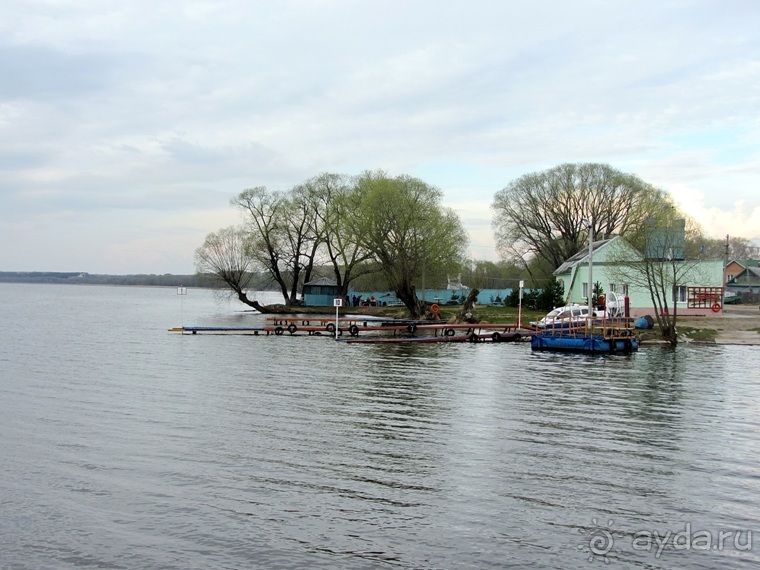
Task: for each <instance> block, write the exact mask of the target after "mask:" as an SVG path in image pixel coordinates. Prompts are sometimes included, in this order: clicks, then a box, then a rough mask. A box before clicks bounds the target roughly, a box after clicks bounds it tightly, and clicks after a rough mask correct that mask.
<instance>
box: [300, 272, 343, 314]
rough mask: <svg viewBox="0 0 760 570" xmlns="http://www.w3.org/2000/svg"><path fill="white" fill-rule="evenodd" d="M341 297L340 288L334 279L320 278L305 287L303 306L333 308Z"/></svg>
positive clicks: (305, 284)
mask: <svg viewBox="0 0 760 570" xmlns="http://www.w3.org/2000/svg"><path fill="white" fill-rule="evenodd" d="M338 297H340V288H339V287H338V283H337V282H336V281H335V280H334V279H328V278H327V277H320V278H319V279H313V280H312V281H309V282H308V283H304V285H303V304H304V305H306V306H307V307H332V306H333V301H334V300H335V299H337V298H338Z"/></svg>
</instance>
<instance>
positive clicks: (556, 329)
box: [541, 317, 636, 340]
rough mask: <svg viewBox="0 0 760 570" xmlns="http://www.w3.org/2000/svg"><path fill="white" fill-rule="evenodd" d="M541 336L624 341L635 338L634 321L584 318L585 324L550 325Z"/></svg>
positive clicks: (615, 318) (622, 318)
mask: <svg viewBox="0 0 760 570" xmlns="http://www.w3.org/2000/svg"><path fill="white" fill-rule="evenodd" d="M541 332H542V334H548V335H551V336H564V337H570V338H576V337H587V336H600V337H602V338H604V339H605V340H618V339H626V338H631V337H634V336H636V328H635V326H634V320H633V319H632V318H630V317H586V319H585V323H584V322H578V323H577V324H570V325H568V324H566V323H552V324H549V325H547V326H546V327H545V328H544V329H543V330H542V331H541Z"/></svg>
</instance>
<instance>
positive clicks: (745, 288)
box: [726, 266, 760, 295]
mask: <svg viewBox="0 0 760 570" xmlns="http://www.w3.org/2000/svg"><path fill="white" fill-rule="evenodd" d="M726 290H727V291H728V292H730V293H733V294H735V295H740V294H742V293H749V294H750V295H753V294H758V293H760V267H752V266H749V267H747V268H746V269H744V270H743V271H742V272H740V273H739V274H738V275H736V276H735V277H732V278H731V280H730V281H728V283H726Z"/></svg>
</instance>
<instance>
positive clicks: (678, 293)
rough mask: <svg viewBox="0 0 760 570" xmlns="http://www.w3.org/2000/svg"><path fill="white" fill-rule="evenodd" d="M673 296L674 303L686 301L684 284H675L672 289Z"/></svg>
mask: <svg viewBox="0 0 760 570" xmlns="http://www.w3.org/2000/svg"><path fill="white" fill-rule="evenodd" d="M673 297H674V301H675V302H676V303H685V302H686V286H685V285H676V287H675V288H674V289H673Z"/></svg>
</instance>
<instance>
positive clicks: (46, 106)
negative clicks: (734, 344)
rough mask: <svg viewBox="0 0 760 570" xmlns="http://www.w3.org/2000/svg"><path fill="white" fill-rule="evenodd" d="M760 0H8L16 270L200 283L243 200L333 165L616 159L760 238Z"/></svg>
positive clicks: (491, 176) (3, 149)
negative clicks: (209, 241)
mask: <svg viewBox="0 0 760 570" xmlns="http://www.w3.org/2000/svg"><path fill="white" fill-rule="evenodd" d="M758 30H760V3H759V2H757V1H756V0H745V1H741V0H736V1H734V0H720V1H718V0H715V1H691V0H680V1H669V0H654V1H648V0H639V1H636V2H630V1H625V2H622V1H620V2H618V1H611V0H599V1H594V0H575V1H567V0H551V1H548V0H547V1H540V0H537V1H534V2H513V1H506V0H469V1H468V2H463V1H461V0H460V1H457V2H452V1H447V0H403V1H396V0H382V1H379V0H378V1H374V0H298V1H296V0H266V1H263V0H229V1H226V0H214V1H211V0H207V1H195V2H194V1H172V0H152V1H150V2H148V1H145V0H129V1H122V2H115V1H110V0H28V1H27V0H4V1H3V15H2V18H0V32H1V33H0V240H2V244H3V245H2V249H0V271H86V272H90V273H116V274H125V273H193V272H194V270H195V268H194V264H193V254H194V251H195V249H196V248H197V247H198V246H200V245H201V244H202V242H203V239H204V237H205V236H206V234H208V233H209V232H212V231H215V230H217V229H220V228H222V227H225V226H228V225H232V224H238V223H240V222H241V221H242V218H241V217H240V216H239V214H238V213H237V212H236V211H235V210H233V209H232V208H231V207H230V205H229V201H230V198H231V197H233V196H234V195H236V194H237V193H239V192H240V191H241V190H243V189H245V188H249V187H252V186H267V187H268V188H271V189H277V190H287V189H289V188H291V187H292V186H294V185H296V184H298V183H300V182H302V181H304V180H306V179H307V178H310V177H312V176H315V175H317V174H320V173H322V172H338V173H345V174H358V173H360V172H361V171H363V170H366V169H384V170H386V171H388V173H389V174H391V175H397V174H410V175H413V176H417V177H420V178H422V179H423V180H425V181H426V182H428V183H430V184H433V185H435V186H438V187H439V188H441V189H442V190H443V192H444V194H445V203H446V204H447V205H448V206H451V207H452V208H454V209H455V210H456V211H457V212H458V213H459V215H460V217H461V218H462V220H463V222H464V224H465V226H466V228H467V229H468V231H469V233H470V237H471V242H472V248H471V251H472V254H473V256H474V257H476V258H478V259H496V252H495V249H494V247H493V237H492V231H491V210H490V205H491V203H492V201H493V196H494V193H495V192H497V191H498V190H500V189H501V188H503V187H504V186H506V185H507V184H508V183H509V182H510V181H512V180H513V179H515V178H517V177H519V176H521V175H523V174H526V173H529V172H535V171H538V170H543V169H546V168H550V167H553V166H556V165H558V164H561V163H563V162H604V163H608V164H610V165H611V166H612V167H614V168H617V169H619V170H622V171H625V172H631V173H634V174H637V175H638V176H640V177H641V178H643V179H644V180H645V181H647V182H650V183H652V184H654V185H656V186H658V187H660V188H663V189H665V190H667V191H669V192H671V193H672V194H673V196H674V197H675V199H676V200H677V201H678V203H679V204H680V205H681V206H682V208H683V209H684V210H685V211H686V212H687V213H689V214H691V215H692V216H694V217H696V218H697V220H698V221H699V222H701V223H702V225H703V226H704V228H705V229H706V230H707V232H708V233H709V234H710V235H712V236H715V237H719V236H720V237H724V236H725V235H726V234H727V233H730V234H731V235H732V236H733V235H736V236H744V237H747V238H755V239H760V188H759V187H760V33H758Z"/></svg>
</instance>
